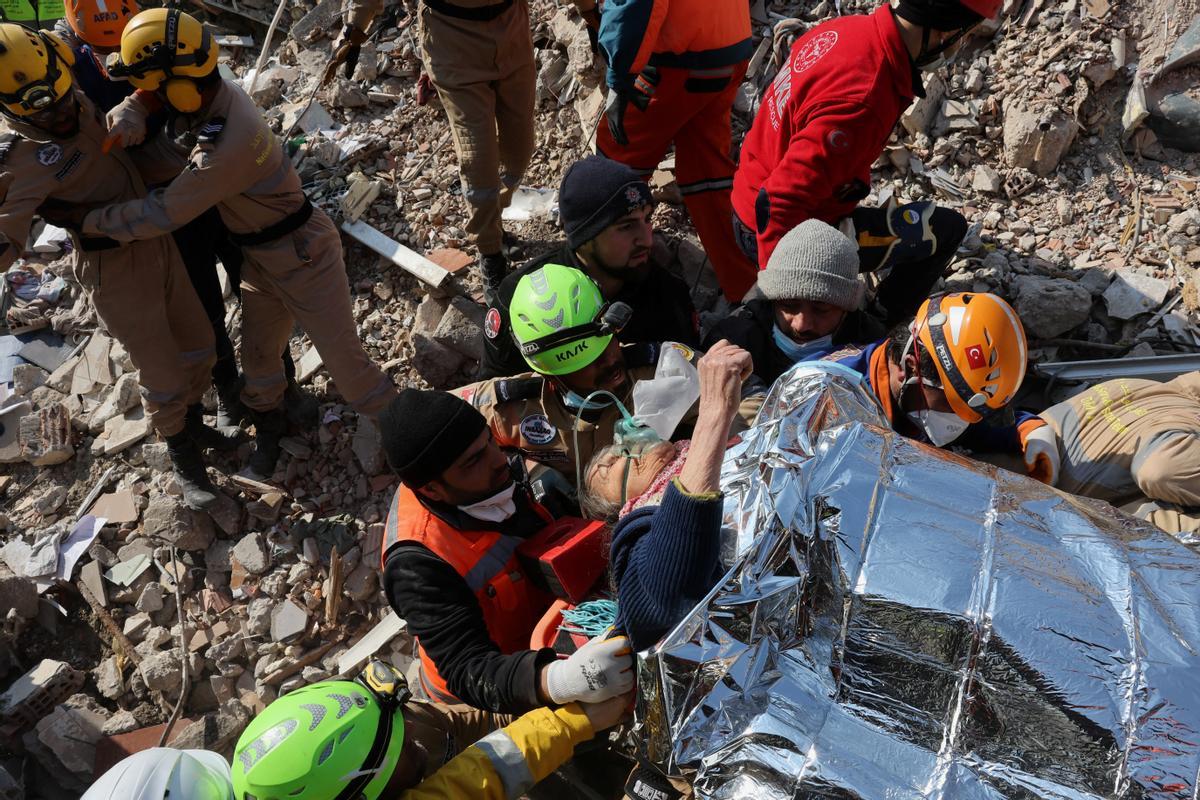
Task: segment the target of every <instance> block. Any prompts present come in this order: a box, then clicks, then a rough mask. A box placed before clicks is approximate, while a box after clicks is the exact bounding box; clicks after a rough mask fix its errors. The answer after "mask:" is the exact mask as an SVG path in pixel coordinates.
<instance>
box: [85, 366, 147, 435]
mask: <svg viewBox="0 0 1200 800" xmlns="http://www.w3.org/2000/svg"><path fill="white" fill-rule="evenodd" d="M138 392H139V386H138V382H137V375H136V374H134V373H132V372H129V373H126V374H124V375H122V376H121V377H120V378H118V379H117V383H116V385H114V386H113V388H112V390H111V391H109V393H108V395H107V396H106V397H105V398H104V401H103V402H102V403H100V405H99V406H98V407H97V408H96V410H95V411H94V412H92V415H91V417H89V418H88V430H89V431H91V432H92V433H100V431H102V430H104V424H105V423H106V422H108V421H109V420H110V419H112V418H113V417H117V416H123V415H124V414H125V412H127V411H129V410H131V409H133V408H136V407H137V406H138V405H139V404H140V403H141V396H140V395H139V393H138Z"/></svg>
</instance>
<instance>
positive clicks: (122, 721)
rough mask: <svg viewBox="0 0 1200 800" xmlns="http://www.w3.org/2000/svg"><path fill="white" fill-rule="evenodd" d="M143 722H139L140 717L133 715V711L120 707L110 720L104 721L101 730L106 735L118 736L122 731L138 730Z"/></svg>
mask: <svg viewBox="0 0 1200 800" xmlns="http://www.w3.org/2000/svg"><path fill="white" fill-rule="evenodd" d="M141 726H142V724H141V723H140V722H138V718H137V717H135V716H134V715H133V712H132V711H126V710H125V709H123V708H122V709H119V710H118V711H117V713H115V714H113V715H112V716H111V717H109V718H108V722H106V723H104V727H103V728H101V729H100V732H101V733H102V734H104V735H105V736H116V735H118V734H121V733H129V732H130V731H136V730H137V729H138V728H140V727H141Z"/></svg>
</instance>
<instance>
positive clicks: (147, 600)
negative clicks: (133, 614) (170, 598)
mask: <svg viewBox="0 0 1200 800" xmlns="http://www.w3.org/2000/svg"><path fill="white" fill-rule="evenodd" d="M135 605H136V606H137V610H138V611H145V612H146V613H147V614H152V613H154V612H155V611H162V607H163V587H162V584H161V583H157V582H154V581H151V582H150V583H147V584H146V588H144V589H142V593H141V594H140V595H138V599H137V603H136V604H135Z"/></svg>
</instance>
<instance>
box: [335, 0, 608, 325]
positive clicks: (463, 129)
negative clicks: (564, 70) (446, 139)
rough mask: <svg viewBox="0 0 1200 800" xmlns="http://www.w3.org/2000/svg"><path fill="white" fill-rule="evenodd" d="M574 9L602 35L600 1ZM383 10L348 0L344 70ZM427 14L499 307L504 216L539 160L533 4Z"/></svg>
mask: <svg viewBox="0 0 1200 800" xmlns="http://www.w3.org/2000/svg"><path fill="white" fill-rule="evenodd" d="M573 2H574V4H575V6H576V8H577V9H578V10H579V12H580V13H581V14H582V15H583V18H584V20H585V21H587V23H588V25H589V26H590V27H591V28H593V29H594V28H595V27H596V25H598V24H599V19H598V17H597V12H596V0H573ZM383 6H384V0H344V13H343V18H344V21H345V28H344V29H343V31H342V32H341V34H340V35H339V36H338V38H337V40H336V41H335V42H334V45H333V62H334V64H336V63H337V62H338V61H340V60H344V59H346V58H348V57H349V55H350V54H351V53H352V52H354V48H355V47H358V46H359V45H361V44H362V43H363V42H365V41H366V39H367V35H366V30H367V28H368V26H370V24H371V21H372V20H373V19H374V18H375V17H376V16H377V15H379V14H380V13H381V12H382V11H383ZM417 13H418V24H419V30H420V33H419V36H420V40H421V62H422V64H423V66H424V69H425V74H426V75H427V76H428V77H429V80H430V82H432V84H433V86H434V88H435V89H436V90H437V94H438V97H439V98H440V99H441V102H442V106H443V107H444V108H445V110H446V117H447V118H448V120H449V122H450V131H451V133H452V135H453V137H454V152H455V153H456V154H457V155H458V171H459V175H460V177H461V179H462V190H463V198H464V199H466V201H467V205H468V206H469V207H470V218H469V219H468V220H467V225H466V231H467V234H468V237H469V239H470V242H471V244H473V245H474V246H475V247H477V248H478V250H479V255H480V273H481V277H482V279H483V287H484V295H485V297H486V299H487V300H488V302H491V301H492V299H493V298H494V294H495V292H496V291H498V290H499V288H500V282H501V281H503V280H504V276H505V275H506V274H507V272H508V256H507V255H506V252H505V250H506V247H507V246H508V245H509V244H511V241H506V240H507V239H508V236H507V234H506V233H505V232H504V226H503V223H502V221H501V219H500V213H501V212H502V211H503V210H504V209H505V208H507V207H508V205H509V203H511V202H512V197H513V192H514V191H515V190H516V189H517V187H518V186H520V185H521V178H522V177H524V175H525V169H526V168H527V167H528V166H529V160H530V158H531V157H532V156H533V148H534V135H533V120H534V101H535V98H536V94H537V93H536V86H537V66H536V64H535V63H534V58H533V38H532V36H531V33H530V22H529V3H528V0H453V2H452V1H451V0H421V3H420V9H419V11H418V12H417ZM331 66H332V65H331ZM423 77H424V76H423Z"/></svg>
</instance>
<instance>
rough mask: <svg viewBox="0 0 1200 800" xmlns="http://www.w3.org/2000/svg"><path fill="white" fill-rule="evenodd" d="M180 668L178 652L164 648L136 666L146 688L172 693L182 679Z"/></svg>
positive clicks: (176, 689)
mask: <svg viewBox="0 0 1200 800" xmlns="http://www.w3.org/2000/svg"><path fill="white" fill-rule="evenodd" d="M181 669H182V667H181V665H180V663H179V654H178V653H177V652H175V651H174V650H164V651H163V652H161V653H158V654H156V655H152V656H150V657H149V658H147V659H146V660H145V661H143V662H142V665H141V666H140V667H138V672H139V673H141V676H142V680H144V681H145V682H146V686H147V688H150V689H157V690H158V691H160V692H167V693H174V692H177V691H179V686H180V683H181V682H182V681H183V673H182V671H181Z"/></svg>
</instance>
